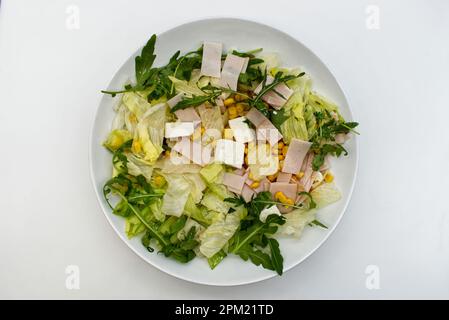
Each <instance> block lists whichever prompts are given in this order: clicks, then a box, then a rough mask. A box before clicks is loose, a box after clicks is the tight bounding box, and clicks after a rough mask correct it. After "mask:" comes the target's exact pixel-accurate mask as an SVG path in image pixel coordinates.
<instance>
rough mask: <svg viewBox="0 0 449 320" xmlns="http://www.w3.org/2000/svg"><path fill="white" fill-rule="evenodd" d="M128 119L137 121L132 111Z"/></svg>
mask: <svg viewBox="0 0 449 320" xmlns="http://www.w3.org/2000/svg"><path fill="white" fill-rule="evenodd" d="M129 121H131V122H132V123H134V124H135V123H137V117H136V115H135V114H134V113H131V114H130V115H129Z"/></svg>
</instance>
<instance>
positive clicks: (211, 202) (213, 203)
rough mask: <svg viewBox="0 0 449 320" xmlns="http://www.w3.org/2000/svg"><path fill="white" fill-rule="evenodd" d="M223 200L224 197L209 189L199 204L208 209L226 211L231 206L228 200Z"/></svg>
mask: <svg viewBox="0 0 449 320" xmlns="http://www.w3.org/2000/svg"><path fill="white" fill-rule="evenodd" d="M223 200H224V199H223V198H221V197H220V196H219V195H217V194H216V193H214V192H211V191H209V192H206V193H205V194H204V197H203V199H202V200H201V204H202V205H203V206H205V207H206V208H207V209H209V210H212V211H216V212H220V213H227V212H228V211H229V209H230V208H231V206H230V205H229V203H228V202H224V201H223Z"/></svg>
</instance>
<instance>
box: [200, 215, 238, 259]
mask: <svg viewBox="0 0 449 320" xmlns="http://www.w3.org/2000/svg"><path fill="white" fill-rule="evenodd" d="M239 225H240V218H239V216H238V215H237V214H236V213H235V212H233V213H230V214H228V215H226V218H225V219H224V220H223V221H217V222H214V223H213V224H211V225H210V226H209V227H208V228H207V229H206V230H205V231H204V232H203V233H202V234H201V236H200V239H201V244H200V252H201V253H202V254H204V255H205V256H206V257H207V258H211V257H212V256H213V255H215V254H216V253H217V252H219V251H220V250H221V249H222V248H223V247H224V246H225V245H226V244H227V243H228V241H229V239H231V237H232V236H233V235H234V233H235V231H236V230H237V228H238V227H239Z"/></svg>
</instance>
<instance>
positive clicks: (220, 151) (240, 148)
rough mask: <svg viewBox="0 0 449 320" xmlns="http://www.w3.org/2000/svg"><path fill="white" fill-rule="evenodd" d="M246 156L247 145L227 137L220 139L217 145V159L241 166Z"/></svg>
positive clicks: (220, 161) (236, 166) (217, 160)
mask: <svg viewBox="0 0 449 320" xmlns="http://www.w3.org/2000/svg"><path fill="white" fill-rule="evenodd" d="M244 156H245V145H244V144H243V143H241V142H236V141H232V140H227V139H219V140H217V141H216V145H215V161H216V162H219V163H224V164H227V165H230V166H233V167H235V168H241V167H242V164H243V158H244Z"/></svg>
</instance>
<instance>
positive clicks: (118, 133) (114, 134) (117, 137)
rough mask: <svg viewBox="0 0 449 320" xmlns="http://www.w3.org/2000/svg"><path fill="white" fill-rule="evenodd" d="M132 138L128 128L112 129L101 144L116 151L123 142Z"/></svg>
mask: <svg viewBox="0 0 449 320" xmlns="http://www.w3.org/2000/svg"><path fill="white" fill-rule="evenodd" d="M131 139H132V135H131V132H129V131H128V130H120V129H116V130H112V131H111V132H110V133H109V135H108V138H107V139H106V141H105V142H103V145H104V146H105V147H106V148H108V149H109V150H110V151H112V152H114V151H116V150H117V149H118V148H119V147H120V146H121V145H122V144H123V143H125V142H126V141H128V140H131Z"/></svg>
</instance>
